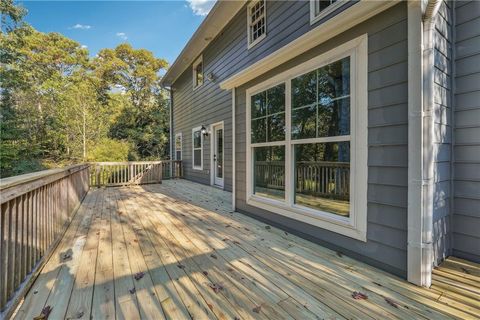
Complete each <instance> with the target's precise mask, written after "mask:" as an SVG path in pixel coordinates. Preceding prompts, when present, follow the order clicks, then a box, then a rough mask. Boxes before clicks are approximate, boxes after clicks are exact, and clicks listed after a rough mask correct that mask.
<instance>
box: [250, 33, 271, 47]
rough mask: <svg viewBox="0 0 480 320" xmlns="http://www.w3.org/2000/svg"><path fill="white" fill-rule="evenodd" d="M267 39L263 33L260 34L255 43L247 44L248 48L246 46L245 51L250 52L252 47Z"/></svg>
mask: <svg viewBox="0 0 480 320" xmlns="http://www.w3.org/2000/svg"><path fill="white" fill-rule="evenodd" d="M266 37H267V34H266V33H264V34H262V35H261V36H260V37H259V38H257V39H256V40H255V41H253V42H252V43H249V44H248V46H247V50H250V49H251V48H253V47H254V46H256V45H257V44H258V43H260V42H261V41H262V40H263V39H265V38H266Z"/></svg>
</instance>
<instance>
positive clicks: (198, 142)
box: [192, 127, 203, 170]
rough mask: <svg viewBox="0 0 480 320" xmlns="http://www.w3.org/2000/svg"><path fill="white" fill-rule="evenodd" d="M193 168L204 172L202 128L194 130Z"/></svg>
mask: <svg viewBox="0 0 480 320" xmlns="http://www.w3.org/2000/svg"><path fill="white" fill-rule="evenodd" d="M192 167H193V169H195V170H203V136H202V130H201V127H197V128H194V129H192Z"/></svg>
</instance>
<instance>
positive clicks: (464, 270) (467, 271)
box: [462, 267, 470, 274]
mask: <svg viewBox="0 0 480 320" xmlns="http://www.w3.org/2000/svg"><path fill="white" fill-rule="evenodd" d="M462 271H463V273H466V274H470V271H469V270H468V269H465V268H463V267H462Z"/></svg>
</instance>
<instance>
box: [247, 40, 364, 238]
mask: <svg viewBox="0 0 480 320" xmlns="http://www.w3.org/2000/svg"><path fill="white" fill-rule="evenodd" d="M367 45H368V37H367V35H366V34H365V35H362V36H360V37H358V38H355V39H353V40H351V41H348V42H346V43H344V44H342V45H340V46H338V47H336V48H335V49H333V50H330V51H328V52H326V53H324V54H321V55H319V56H317V57H315V58H313V59H310V60H308V61H306V62H303V63H301V64H299V65H297V66H295V67H293V68H291V69H289V70H287V71H285V72H282V73H280V74H278V75H276V76H274V77H272V78H270V79H268V80H266V81H264V82H262V83H260V84H257V85H255V86H253V87H251V88H249V89H247V90H246V102H247V103H246V127H247V128H246V129H247V130H246V145H247V148H246V153H247V156H246V158H247V159H246V160H247V171H246V184H247V185H246V198H247V199H246V200H247V204H249V205H252V206H255V207H258V208H261V209H264V210H268V211H272V212H275V213H278V214H281V215H284V216H287V217H289V218H293V219H296V220H299V221H302V222H305V223H308V224H311V225H315V226H318V227H321V228H324V229H327V230H329V231H333V232H336V233H340V234H343V235H345V236H348V237H351V238H355V239H358V240H361V241H366V229H367V185H368V176H367V175H368V167H367V154H368V137H367V123H368V109H367V103H368V92H367V81H368V69H367V67H368V66H367V62H368V53H367ZM348 56H350V57H351V58H350V96H351V99H350V135H349V138H350V140H349V141H350V215H349V217H342V216H339V215H336V214H333V213H328V212H322V211H320V210H315V209H311V208H307V207H303V206H300V205H296V204H295V203H294V194H295V191H294V190H295V181H294V170H295V168H294V147H293V146H294V145H295V144H306V143H321V142H333V141H335V140H337V141H338V140H341V141H344V140H345V137H346V136H345V135H344V136H336V137H320V138H310V139H297V140H293V139H292V138H291V114H292V108H291V80H292V79H294V78H296V77H298V76H300V75H302V74H305V73H308V72H310V71H313V70H315V69H318V68H321V67H322V66H325V65H328V64H330V63H332V62H335V61H338V60H340V59H342V58H345V57H348ZM280 83H285V117H286V118H285V125H286V130H285V134H286V136H285V140H284V141H275V142H267V143H253V144H252V143H251V97H252V96H253V95H255V94H257V93H259V92H262V91H264V90H267V89H269V88H271V87H274V86H276V85H278V84H280ZM272 145H284V146H285V181H286V182H285V199H284V200H283V201H282V200H274V199H270V198H265V197H261V196H258V195H255V194H254V193H253V184H252V183H253V181H254V177H253V174H254V170H253V167H252V165H253V161H254V160H253V155H254V153H253V148H254V147H261V146H272Z"/></svg>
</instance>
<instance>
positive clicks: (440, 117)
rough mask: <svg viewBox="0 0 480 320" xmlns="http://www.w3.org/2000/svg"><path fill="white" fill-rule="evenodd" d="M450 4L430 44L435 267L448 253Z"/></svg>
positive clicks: (442, 9)
mask: <svg viewBox="0 0 480 320" xmlns="http://www.w3.org/2000/svg"><path fill="white" fill-rule="evenodd" d="M452 5H453V3H451V2H449V1H443V2H442V4H441V7H440V10H439V12H438V14H437V17H436V21H435V30H434V34H433V41H434V50H435V51H434V91H433V94H434V105H433V114H432V116H433V118H434V124H433V127H434V128H433V129H434V136H433V143H434V146H435V147H434V157H433V159H432V160H433V162H434V164H433V165H434V177H433V179H434V181H433V206H432V207H433V254H434V263H435V264H436V265H438V264H439V263H440V262H442V261H443V259H445V258H446V257H447V256H449V255H450V253H451V241H450V238H451V237H450V233H451V215H450V212H451V210H450V209H451V202H452V201H451V200H452V199H451V183H452V179H451V171H452V170H451V166H452V162H451V160H452V109H453V108H452V63H451V62H452V54H453V53H452V45H453V43H452V42H453V32H452V27H453V26H452V23H453V15H452Z"/></svg>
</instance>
